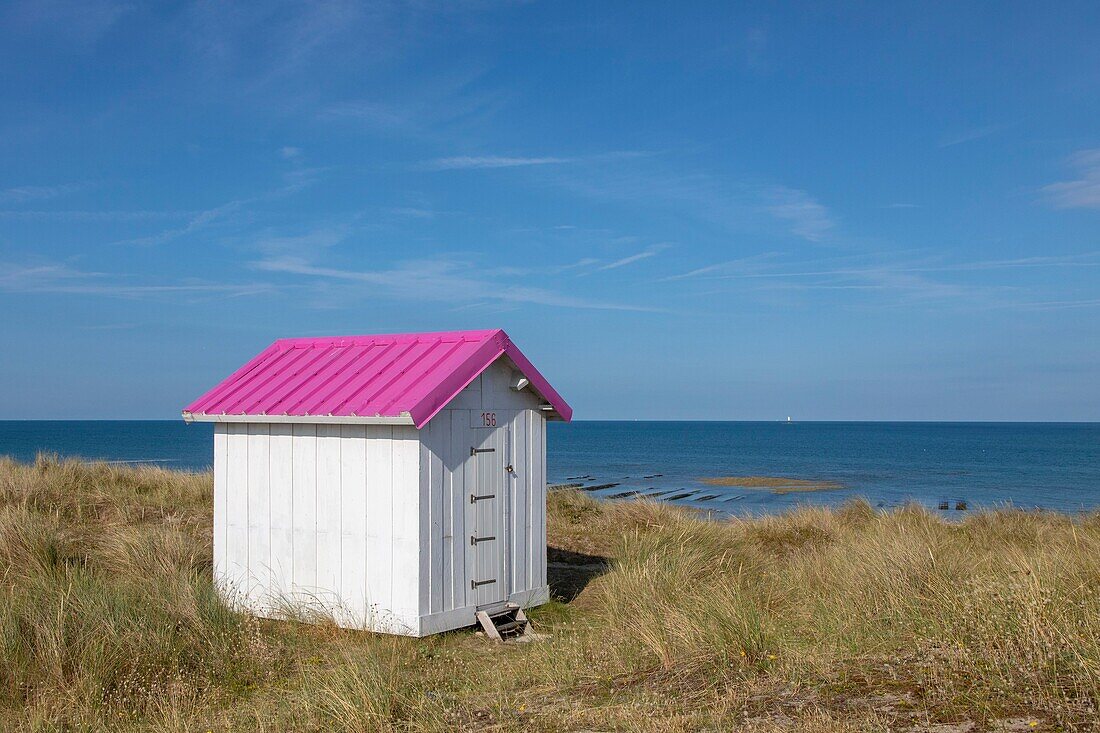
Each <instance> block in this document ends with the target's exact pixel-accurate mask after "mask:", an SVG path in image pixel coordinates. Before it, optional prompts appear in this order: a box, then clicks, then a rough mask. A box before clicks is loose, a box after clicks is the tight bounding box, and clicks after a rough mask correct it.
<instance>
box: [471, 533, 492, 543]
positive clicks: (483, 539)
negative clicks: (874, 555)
mask: <svg viewBox="0 0 1100 733" xmlns="http://www.w3.org/2000/svg"><path fill="white" fill-rule="evenodd" d="M495 539H496V537H474V536H473V535H470V544H471V545H476V544H477V543H478V542H489V541H490V540H495Z"/></svg>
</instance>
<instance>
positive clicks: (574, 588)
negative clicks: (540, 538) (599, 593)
mask: <svg viewBox="0 0 1100 733" xmlns="http://www.w3.org/2000/svg"><path fill="white" fill-rule="evenodd" d="M607 569H608V559H607V558H606V557H601V556H599V555H587V554H585V553H583V552H573V551H572V550H565V549H562V548H560V547H552V546H547V548H546V580H547V583H548V584H549V585H550V597H551V598H553V599H555V600H558V601H562V602H563V603H569V602H570V601H572V600H573V599H574V598H576V597H577V596H579V595H580V594H581V591H583V590H584V589H585V587H586V586H587V585H588V584H589V583H590V582H591V581H592V579H593V578H595V577H597V576H599V575H603V574H604V573H606V572H607Z"/></svg>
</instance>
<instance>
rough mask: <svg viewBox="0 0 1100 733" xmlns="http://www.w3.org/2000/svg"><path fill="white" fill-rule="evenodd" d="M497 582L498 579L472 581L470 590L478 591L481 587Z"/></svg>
mask: <svg viewBox="0 0 1100 733" xmlns="http://www.w3.org/2000/svg"><path fill="white" fill-rule="evenodd" d="M495 582H497V579H496V578H493V579H492V580H471V581H470V588H471V589H474V590H476V589H477V587H478V586H479V585H489V584H490V583H495Z"/></svg>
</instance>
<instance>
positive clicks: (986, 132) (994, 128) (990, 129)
mask: <svg viewBox="0 0 1100 733" xmlns="http://www.w3.org/2000/svg"><path fill="white" fill-rule="evenodd" d="M1011 126H1012V125H1011V124H1004V123H1001V124H996V125H985V126H982V127H973V128H971V129H969V130H964V131H963V132H958V133H955V134H953V135H948V136H947V137H945V138H944V139H943V140H941V141H940V143H939V147H941V148H950V147H954V146H956V145H962V144H963V143H969V142H974V141H975V140H981V139H982V138H986V137H989V136H990V135H993V134H996V133H998V132H1000V131H1001V130H1004V129H1006V128H1009V127H1011Z"/></svg>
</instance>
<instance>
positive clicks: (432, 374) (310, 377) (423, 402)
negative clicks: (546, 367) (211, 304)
mask: <svg viewBox="0 0 1100 733" xmlns="http://www.w3.org/2000/svg"><path fill="white" fill-rule="evenodd" d="M505 355H506V356H508V358H510V359H511V360H512V362H513V363H514V364H515V365H516V367H517V368H518V369H519V370H520V371H521V372H522V373H523V375H524V376H525V377H526V378H527V379H528V381H530V388H532V389H534V390H535V392H537V393H538V394H539V395H541V396H542V398H543V399H544V400H545V401H546V402H549V403H550V405H551V406H552V407H553V410H554V412H555V413H557V415H558V416H559V417H561V418H562V419H563V420H569V419H570V418H571V417H572V415H573V410H572V408H570V407H569V405H568V404H567V403H566V402H565V400H564V399H562V397H561V395H559V394H558V393H557V392H556V391H555V390H554V388H553V387H551V386H550V383H549V382H547V381H546V379H545V378H544V377H543V376H542V375H541V374H540V373H539V371H538V370H537V369H535V367H534V366H533V365H532V364H531V362H529V361H528V360H527V358H526V357H524V356H523V354H522V353H520V350H519V349H518V348H516V345H515V344H513V343H512V341H511V339H509V338H508V335H507V334H506V333H504V331H502V330H500V329H496V330H491V331H449V332H444V333H408V334H391V335H384V336H345V337H338V338H290V339H279V340H278V341H276V342H275V343H273V344H272V345H271V346H269V347H267V348H266V349H264V350H263V351H262V352H260V354H259V355H257V356H256V357H255V358H253V359H252V360H251V361H249V362H248V363H247V364H245V365H244V366H243V367H241V368H240V369H238V370H237V371H236V372H234V373H233V374H231V375H230V376H229V377H227V378H226V379H225V380H224V381H222V382H221V384H219V385H218V386H216V387H214V388H213V389H212V390H210V391H209V392H207V393H206V394H204V395H203V396H202V397H200V398H198V399H197V400H195V401H194V402H192V403H191V404H190V405H188V406H187V407H186V408H185V409H184V410H183V416H184V418H185V419H192V420H203V419H216V417H217V416H224V417H231V416H283V417H301V418H307V417H347V418H355V417H362V418H365V419H366V418H383V417H388V418H400V417H406V416H407V417H409V418H411V420H412V422H413V424H414V425H416V427H418V428H420V427H423V426H424V425H425V424H427V422H428V421H429V420H430V419H431V418H432V417H433V416H434V415H435V414H436V413H437V412H438V411H439V410H441V409H443V407H445V406H446V405H447V403H448V402H450V401H451V400H452V399H454V397H455V396H456V395H457V394H458V393H459V392H461V391H462V390H463V389H464V388H465V387H466V385H468V384H469V383H470V382H472V381H473V380H474V379H475V378H476V377H477V376H478V375H479V374H481V372H483V371H484V370H485V369H486V368H487V367H488V366H489V365H490V364H492V363H493V362H494V361H496V360H497V359H498V358H500V357H501V356H505Z"/></svg>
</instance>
